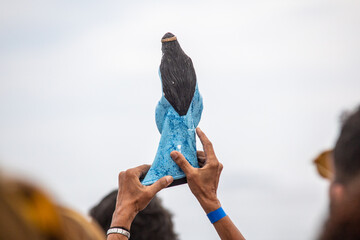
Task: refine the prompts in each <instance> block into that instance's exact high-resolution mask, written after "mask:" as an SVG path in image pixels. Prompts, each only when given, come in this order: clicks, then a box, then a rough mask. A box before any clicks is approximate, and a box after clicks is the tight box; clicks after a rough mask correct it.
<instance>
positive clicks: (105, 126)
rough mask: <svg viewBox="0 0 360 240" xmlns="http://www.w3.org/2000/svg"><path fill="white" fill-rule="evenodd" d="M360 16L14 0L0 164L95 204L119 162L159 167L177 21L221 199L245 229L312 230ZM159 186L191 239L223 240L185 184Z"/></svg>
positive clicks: (0, 115)
mask: <svg viewBox="0 0 360 240" xmlns="http://www.w3.org/2000/svg"><path fill="white" fill-rule="evenodd" d="M359 12H360V3H359V1H350V0H333V1H328V0H327V1H325V0H292V1H280V0H270V1H269V0H263V1H262V0H251V1H250V0H246V1H245V0H242V1H186V0H185V1H177V2H174V1H162V0H161V1H131V2H129V1H91V0H90V1H89V0H87V1H36V0H33V1H21V0H11V1H10V0H8V1H4V0H3V1H1V2H0V165H1V168H2V170H3V171H4V172H12V173H15V174H17V175H22V176H24V177H26V178H30V179H31V180H32V181H33V182H36V183H37V184H39V185H41V186H42V187H44V188H45V189H47V190H48V191H49V192H50V193H51V194H52V195H53V196H54V197H55V198H56V199H57V201H59V202H62V203H64V204H67V205H70V206H72V207H74V208H75V209H77V210H79V211H81V212H83V213H86V212H87V210H88V209H89V208H90V207H91V206H92V205H93V204H95V203H96V202H97V201H99V200H100V198H101V197H102V196H103V195H105V194H107V193H108V192H109V191H110V190H112V189H113V188H115V187H116V185H117V174H118V173H119V171H121V170H125V169H127V168H130V167H134V166H137V165H140V164H143V163H148V164H151V163H152V161H153V159H154V157H155V153H156V150H157V146H158V142H159V140H160V134H159V133H158V131H157V128H156V125H155V106H156V104H157V101H158V100H159V99H160V97H161V83H160V80H159V78H158V67H159V64H160V59H161V42H160V39H161V37H162V36H163V35H164V34H165V33H166V32H168V31H170V32H172V33H174V34H175V35H176V36H177V37H178V40H179V43H180V44H181V46H182V48H183V49H184V51H185V52H186V53H187V54H188V55H189V56H190V57H191V58H192V60H193V63H194V66H195V70H196V73H197V78H198V85H199V89H200V92H201V94H202V96H203V99H204V111H203V115H202V120H201V122H200V125H199V126H200V127H201V128H202V129H203V131H204V132H205V133H206V134H207V135H208V137H209V138H210V139H211V140H212V142H213V145H214V147H215V151H216V153H217V156H218V158H219V160H220V161H221V162H222V163H223V164H224V170H223V173H222V177H221V183H220V186H219V198H220V200H221V202H222V205H223V208H224V209H225V211H226V212H227V213H228V214H229V215H230V216H231V218H232V219H233V220H234V221H235V223H236V224H237V226H238V227H239V229H240V230H241V231H242V232H243V234H244V236H245V237H246V238H247V239H255V240H256V239H259V240H261V239H270V240H272V239H274V240H282V239H284V240H288V239H292V240H297V239H313V238H314V237H315V236H316V234H317V232H318V231H319V229H320V227H321V224H322V221H323V219H324V218H325V216H326V213H327V206H328V200H327V188H328V183H327V182H326V181H325V180H322V179H320V178H319V177H318V176H317V174H316V171H315V169H314V166H313V164H312V160H313V158H314V157H315V156H316V155H317V154H318V153H319V152H320V151H322V150H324V149H327V148H331V147H332V146H333V145H334V143H335V140H336V137H337V135H338V131H339V127H340V121H339V118H340V114H341V113H342V112H343V111H345V110H352V109H353V108H354V107H355V106H357V105H358V104H359V103H360V101H359V100H360V99H359V96H360V81H359V76H360V66H359V65H360V47H359V42H360V15H359ZM198 146H199V147H201V146H200V144H198ZM160 196H161V198H162V199H163V203H164V204H165V206H167V207H168V208H169V209H170V210H171V211H172V212H173V213H174V221H175V225H176V230H177V232H178V233H179V234H180V237H181V239H218V237H217V235H216V232H215V231H214V230H213V229H212V226H211V225H210V223H209V221H208V219H207V218H206V216H205V214H204V213H203V211H202V209H201V208H200V206H199V205H198V204H197V202H196V200H195V198H194V197H193V196H192V195H191V193H190V191H189V190H188V187H187V186H186V185H184V186H178V187H175V188H171V189H166V190H164V191H163V192H161V193H160ZM190 217H191V221H189V219H190Z"/></svg>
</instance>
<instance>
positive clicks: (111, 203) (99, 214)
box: [90, 190, 177, 240]
mask: <svg viewBox="0 0 360 240" xmlns="http://www.w3.org/2000/svg"><path fill="white" fill-rule="evenodd" d="M116 197H117V190H115V191H112V192H111V193H109V194H108V195H106V196H105V197H104V198H103V199H102V200H101V201H100V203H99V204H97V205H96V206H95V207H93V208H92V209H91V210H90V216H91V217H92V218H93V219H94V220H96V221H97V222H98V223H99V225H100V226H101V227H102V228H103V230H104V231H105V232H106V231H107V230H108V229H109V228H110V225H111V219H112V215H113V212H114V210H115V205H116ZM171 217H172V215H171V213H170V212H169V211H168V210H167V209H165V208H164V207H163V206H162V204H161V200H160V199H159V198H158V197H156V196H155V197H154V198H153V199H152V200H151V202H150V203H149V205H148V206H147V207H146V208H145V209H144V210H142V211H140V212H139V213H138V214H137V215H136V217H135V219H134V221H133V223H132V224H131V229H130V235H131V236H130V239H131V240H175V239H177V235H176V234H175V233H174V226H173V223H172V220H171Z"/></svg>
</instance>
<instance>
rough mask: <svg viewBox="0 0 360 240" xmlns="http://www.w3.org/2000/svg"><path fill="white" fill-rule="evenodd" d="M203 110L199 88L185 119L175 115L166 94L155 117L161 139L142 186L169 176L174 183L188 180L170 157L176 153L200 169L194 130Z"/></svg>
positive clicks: (157, 108)
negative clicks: (179, 153) (173, 152)
mask: <svg viewBox="0 0 360 240" xmlns="http://www.w3.org/2000/svg"><path fill="white" fill-rule="evenodd" d="M160 78H161V76H160ZM202 110H203V103H202V97H201V95H200V93H199V90H198V86H197V84H196V88H195V92H194V96H193V99H192V101H191V104H190V107H189V109H188V112H187V113H186V115H184V116H180V115H179V114H178V113H177V112H176V111H175V109H174V108H173V107H172V106H171V104H170V103H169V102H168V100H167V99H166V98H165V96H164V94H163V96H162V97H161V99H160V101H159V103H158V105H157V107H156V113H155V118H156V125H157V127H158V129H159V132H160V133H161V139H160V143H159V147H158V150H157V153H156V156H155V160H154V162H153V164H152V166H151V168H150V170H149V172H148V173H147V174H146V176H145V178H144V180H143V181H142V184H143V185H151V184H153V183H154V182H156V181H157V180H158V179H160V178H161V177H164V176H167V175H171V176H173V178H174V180H178V179H182V178H185V174H184V172H183V171H182V170H181V169H180V168H179V167H178V166H177V165H176V163H175V162H174V161H173V160H172V159H171V157H170V153H171V152H172V151H174V150H176V151H179V152H181V153H182V154H183V155H184V156H185V158H186V160H187V161H188V162H189V163H190V164H191V165H192V166H193V167H196V168H198V167H199V165H198V161H197V156H196V137H195V128H196V127H197V125H198V124H199V121H200V118H201V113H202Z"/></svg>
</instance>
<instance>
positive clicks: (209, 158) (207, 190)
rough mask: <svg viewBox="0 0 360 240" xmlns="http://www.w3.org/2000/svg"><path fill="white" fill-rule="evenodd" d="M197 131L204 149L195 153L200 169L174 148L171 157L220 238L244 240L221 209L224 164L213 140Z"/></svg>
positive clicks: (224, 239) (223, 239)
mask: <svg viewBox="0 0 360 240" xmlns="http://www.w3.org/2000/svg"><path fill="white" fill-rule="evenodd" d="M196 133H197V135H198V136H199V138H200V141H201V143H202V145H203V148H204V152H198V159H199V165H200V166H201V165H203V167H202V168H194V167H192V166H191V165H190V164H189V162H188V161H187V160H186V159H185V157H184V156H183V155H182V154H181V153H179V152H177V151H173V152H171V157H172V158H173V160H174V161H175V162H176V164H177V165H179V167H180V168H181V169H182V170H183V171H184V173H185V174H186V177H187V181H188V185H189V188H190V190H191V192H192V193H193V194H194V196H195V197H196V198H197V200H198V201H199V203H200V205H201V207H202V208H203V209H204V211H205V213H206V214H207V215H208V216H209V219H211V221H212V223H213V225H214V227H215V229H216V231H217V233H218V235H219V236H220V238H221V239H222V240H230V239H231V240H234V239H236V240H244V239H245V238H244V237H243V236H242V234H241V233H240V231H239V230H238V229H237V227H236V226H235V225H234V223H233V222H232V221H231V219H230V217H229V216H227V215H226V214H225V213H224V212H223V211H222V208H221V203H220V201H219V199H218V197H217V188H218V184H219V178H220V174H221V171H222V169H223V165H222V164H221V163H220V162H219V161H218V159H217V158H216V155H215V152H214V148H213V146H212V143H211V142H210V140H209V139H208V138H207V137H206V135H205V134H204V133H203V132H202V131H201V130H200V128H197V129H196Z"/></svg>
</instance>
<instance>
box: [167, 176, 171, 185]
mask: <svg viewBox="0 0 360 240" xmlns="http://www.w3.org/2000/svg"><path fill="white" fill-rule="evenodd" d="M172 181H173V177H172V176H167V177H166V183H167V185H169V184H170V183H172Z"/></svg>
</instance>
